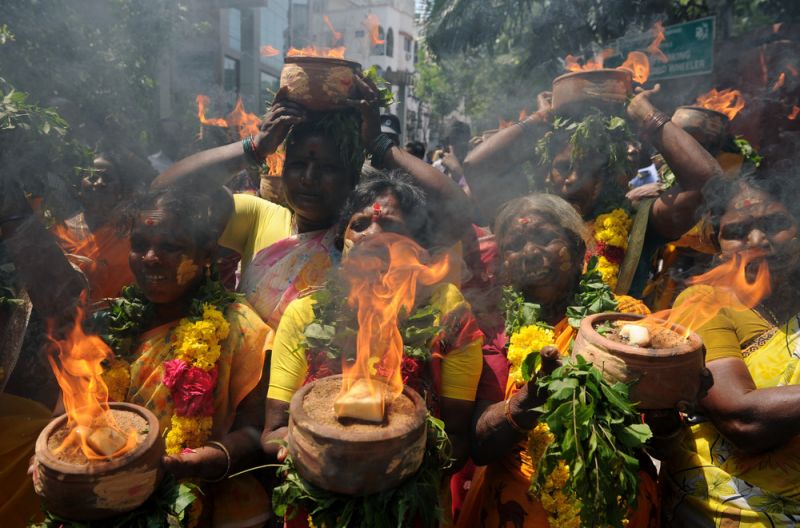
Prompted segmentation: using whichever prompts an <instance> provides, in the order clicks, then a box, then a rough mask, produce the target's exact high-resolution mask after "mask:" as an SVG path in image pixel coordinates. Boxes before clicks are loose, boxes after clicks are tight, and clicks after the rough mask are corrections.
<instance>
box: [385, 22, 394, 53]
mask: <svg viewBox="0 0 800 528" xmlns="http://www.w3.org/2000/svg"><path fill="white" fill-rule="evenodd" d="M386 56H387V57H394V31H392V28H389V31H388V32H387V33H386Z"/></svg>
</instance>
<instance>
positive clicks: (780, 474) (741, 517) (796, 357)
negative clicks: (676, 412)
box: [662, 317, 800, 528]
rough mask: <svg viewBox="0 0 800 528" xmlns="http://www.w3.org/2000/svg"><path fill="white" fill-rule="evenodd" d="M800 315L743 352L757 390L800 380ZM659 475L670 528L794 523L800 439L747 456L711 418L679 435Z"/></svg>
mask: <svg viewBox="0 0 800 528" xmlns="http://www.w3.org/2000/svg"><path fill="white" fill-rule="evenodd" d="M799 321H800V317H795V318H793V319H792V320H791V321H789V322H788V323H787V324H786V325H784V326H782V327H781V328H772V329H770V330H768V331H767V332H765V333H764V334H762V335H761V336H760V337H759V338H757V339H756V340H755V342H754V343H753V344H752V345H750V346H749V347H748V348H747V349H745V350H744V351H743V352H742V356H743V359H744V362H745V364H746V365H747V369H748V370H749V371H750V376H751V377H752V378H753V381H754V382H755V384H756V387H757V388H759V389H764V388H769V387H780V386H786V385H796V384H798V383H800V326H798V322H799ZM662 474H663V475H664V476H665V488H666V489H665V494H666V497H665V501H664V506H665V507H664V511H665V519H666V520H667V521H669V525H670V526H676V527H682V526H686V527H692V528H695V527H698V528H703V527H717V526H721V527H741V528H747V527H762V526H770V527H772V526H786V527H788V526H797V525H799V524H800V437H794V438H790V439H787V442H786V443H785V444H784V445H782V446H781V447H779V448H777V449H773V450H772V451H768V452H766V453H760V454H757V455H747V454H744V453H740V452H737V450H736V448H735V447H734V446H733V445H732V444H731V443H730V442H728V441H727V440H726V439H725V438H723V436H722V435H721V434H720V433H719V431H717V429H716V428H715V427H714V425H713V424H712V423H711V422H702V423H698V424H696V425H692V426H691V428H689V429H687V430H686V432H685V433H684V434H683V435H682V436H681V437H679V438H678V440H677V441H676V445H675V448H674V450H673V452H672V453H671V455H670V458H669V461H668V464H666V465H665V468H664V471H663V472H662Z"/></svg>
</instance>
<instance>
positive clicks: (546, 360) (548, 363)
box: [521, 346, 561, 409]
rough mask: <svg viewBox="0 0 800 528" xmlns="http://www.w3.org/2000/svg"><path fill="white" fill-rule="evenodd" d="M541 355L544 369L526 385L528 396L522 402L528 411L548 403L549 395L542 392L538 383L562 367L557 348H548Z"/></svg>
mask: <svg viewBox="0 0 800 528" xmlns="http://www.w3.org/2000/svg"><path fill="white" fill-rule="evenodd" d="M539 353H540V354H541V356H542V367H541V368H540V369H539V372H537V373H536V376H534V377H533V378H531V380H530V381H529V382H528V384H527V385H526V387H525V389H526V394H525V396H524V398H523V401H522V402H521V404H522V405H524V407H525V408H527V409H533V408H534V407H539V406H540V405H543V404H544V402H545V401H547V396H548V394H547V393H546V392H543V391H541V390H540V389H539V387H538V386H537V383H538V381H539V380H540V379H542V378H544V377H545V376H549V375H550V374H552V373H553V371H554V370H555V369H557V368H558V367H560V366H561V354H560V353H559V352H558V349H557V348H556V347H554V346H546V347H544V348H543V349H542V350H541V351H540V352H539Z"/></svg>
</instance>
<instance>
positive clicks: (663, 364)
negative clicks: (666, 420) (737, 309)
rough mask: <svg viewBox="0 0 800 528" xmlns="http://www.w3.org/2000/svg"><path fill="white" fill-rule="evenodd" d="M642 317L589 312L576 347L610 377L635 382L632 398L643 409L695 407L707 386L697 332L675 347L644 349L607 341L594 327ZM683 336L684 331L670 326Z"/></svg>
mask: <svg viewBox="0 0 800 528" xmlns="http://www.w3.org/2000/svg"><path fill="white" fill-rule="evenodd" d="M643 318H644V316H641V315H634V314H620V313H603V314H596V315H590V316H589V317H586V318H585V319H584V320H583V321H582V322H581V327H580V330H579V331H578V335H577V337H576V338H575V344H574V345H573V347H572V356H573V357H575V356H577V355H578V354H580V355H581V356H583V357H584V358H585V359H586V360H587V361H590V362H592V363H593V364H594V366H595V367H597V368H599V369H600V370H601V371H602V372H603V375H604V376H605V377H606V379H608V380H609V381H621V382H623V383H632V384H633V385H632V387H631V392H630V399H631V401H633V402H639V408H640V409H674V408H680V409H691V408H692V406H693V405H694V404H695V402H696V401H697V398H698V397H699V396H700V394H701V391H702V390H704V389H706V388H707V387H706V386H705V385H704V380H705V379H707V378H706V377H705V375H704V373H705V357H704V356H705V352H704V349H703V342H702V341H701V340H700V337H699V336H698V335H697V334H695V333H691V334H689V337H688V339H687V340H686V341H685V342H684V343H683V344H681V345H680V346H677V347H674V348H643V347H636V346H632V345H626V344H623V343H618V342H616V341H612V340H610V339H607V338H605V337H603V336H602V335H600V334H599V333H597V331H596V330H595V326H597V325H599V324H602V323H603V322H605V321H639V320H641V319H643ZM671 329H672V330H674V331H675V332H677V333H679V334H681V335H683V334H684V333H685V332H686V330H685V328H683V327H681V326H672V327H671Z"/></svg>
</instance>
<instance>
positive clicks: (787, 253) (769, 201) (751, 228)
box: [719, 186, 800, 282]
mask: <svg viewBox="0 0 800 528" xmlns="http://www.w3.org/2000/svg"><path fill="white" fill-rule="evenodd" d="M797 237H798V228H797V223H796V222H795V220H794V218H793V217H792V215H791V214H790V213H789V211H788V210H787V209H786V206H784V205H783V204H782V203H781V202H779V201H778V200H775V199H774V198H772V197H771V196H770V195H769V194H767V193H765V192H763V191H760V190H758V189H753V188H751V187H747V186H742V188H741V191H740V192H739V193H738V194H737V195H736V196H735V197H734V198H733V200H731V201H730V203H729V204H728V206H727V208H726V210H725V214H724V215H722V218H720V227H719V245H720V250H721V252H722V255H723V257H726V258H730V257H732V256H733V255H735V254H736V253H741V252H745V251H747V252H752V253H753V254H757V255H758V256H757V258H756V259H755V260H753V261H751V264H750V266H748V278H750V279H754V278H755V272H756V269H757V266H758V264H759V263H760V262H761V261H762V260H766V261H767V264H768V265H769V271H770V274H771V275H772V276H773V282H774V279H775V278H777V277H780V276H785V275H786V274H787V273H789V272H792V271H794V270H795V269H796V268H797V267H798V265H800V244H798V239H797ZM751 275H752V277H751Z"/></svg>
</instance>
